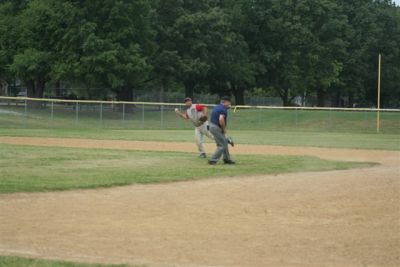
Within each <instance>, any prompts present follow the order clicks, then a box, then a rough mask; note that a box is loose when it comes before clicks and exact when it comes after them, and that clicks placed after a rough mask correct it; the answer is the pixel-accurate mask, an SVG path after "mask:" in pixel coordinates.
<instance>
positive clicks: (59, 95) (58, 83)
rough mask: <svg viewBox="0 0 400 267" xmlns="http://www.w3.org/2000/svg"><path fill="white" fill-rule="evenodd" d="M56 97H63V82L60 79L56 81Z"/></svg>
mask: <svg viewBox="0 0 400 267" xmlns="http://www.w3.org/2000/svg"><path fill="white" fill-rule="evenodd" d="M56 97H61V82H60V80H58V81H57V82H56Z"/></svg>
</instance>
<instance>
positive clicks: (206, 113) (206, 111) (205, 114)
mask: <svg viewBox="0 0 400 267" xmlns="http://www.w3.org/2000/svg"><path fill="white" fill-rule="evenodd" d="M203 114H204V116H207V117H208V108H207V107H206V106H203Z"/></svg>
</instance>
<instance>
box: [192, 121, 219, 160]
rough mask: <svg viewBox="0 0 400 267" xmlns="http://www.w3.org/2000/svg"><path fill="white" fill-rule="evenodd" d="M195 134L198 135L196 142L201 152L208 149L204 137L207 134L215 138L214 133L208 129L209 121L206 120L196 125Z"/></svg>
mask: <svg viewBox="0 0 400 267" xmlns="http://www.w3.org/2000/svg"><path fill="white" fill-rule="evenodd" d="M194 135H195V137H196V144H197V148H198V149H199V153H200V154H203V153H206V150H205V148H204V141H205V140H204V137H205V136H207V137H208V138H210V139H212V140H214V137H213V135H212V134H211V133H210V131H209V130H208V123H207V122H206V123H203V125H201V126H198V127H196V128H195V130H194Z"/></svg>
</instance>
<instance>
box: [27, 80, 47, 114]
mask: <svg viewBox="0 0 400 267" xmlns="http://www.w3.org/2000/svg"><path fill="white" fill-rule="evenodd" d="M25 85H26V88H27V97H30V98H43V93H44V87H45V85H46V82H45V81H43V80H37V81H34V80H28V81H26V82H25ZM27 104H28V107H31V108H41V107H42V102H40V101H28V102H27Z"/></svg>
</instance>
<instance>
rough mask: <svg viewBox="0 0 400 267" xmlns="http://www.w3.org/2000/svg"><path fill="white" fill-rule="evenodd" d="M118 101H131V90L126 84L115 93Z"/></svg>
mask: <svg viewBox="0 0 400 267" xmlns="http://www.w3.org/2000/svg"><path fill="white" fill-rule="evenodd" d="M117 99H118V101H128V102H130V101H133V90H132V89H131V88H129V87H128V86H124V87H122V88H121V89H120V90H119V91H118V94H117Z"/></svg>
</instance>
